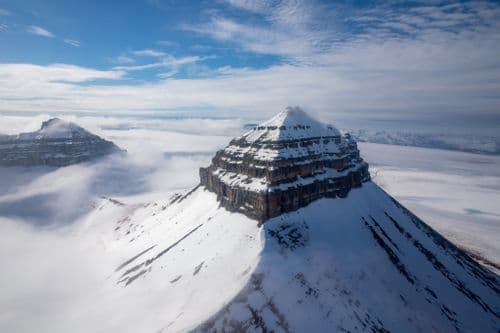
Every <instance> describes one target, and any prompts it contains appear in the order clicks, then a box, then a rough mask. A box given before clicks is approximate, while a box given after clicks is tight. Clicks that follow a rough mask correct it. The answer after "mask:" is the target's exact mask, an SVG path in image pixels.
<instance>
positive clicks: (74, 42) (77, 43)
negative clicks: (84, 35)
mask: <svg viewBox="0 0 500 333" xmlns="http://www.w3.org/2000/svg"><path fill="white" fill-rule="evenodd" d="M63 42H65V43H66V44H69V45H71V46H74V47H80V45H81V43H80V42H79V41H77V40H75V39H69V38H65V39H64V40H63Z"/></svg>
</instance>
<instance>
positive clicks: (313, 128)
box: [243, 106, 340, 142]
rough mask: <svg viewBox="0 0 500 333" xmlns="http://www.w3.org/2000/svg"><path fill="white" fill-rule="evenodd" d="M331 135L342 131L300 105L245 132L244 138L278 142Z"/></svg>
mask: <svg viewBox="0 0 500 333" xmlns="http://www.w3.org/2000/svg"><path fill="white" fill-rule="evenodd" d="M331 136H340V131H339V130H338V129H336V128H335V127H334V126H331V125H326V124H324V123H321V122H320V121H318V120H316V119H314V118H312V117H311V116H310V115H309V114H307V113H306V112H305V111H304V110H302V109H301V108H300V107H298V106H295V107H291V106H289V107H287V108H286V109H285V110H283V111H281V112H280V113H278V114H277V115H276V116H274V117H272V118H271V119H269V120H267V121H265V122H263V123H261V124H260V125H258V126H256V127H255V128H254V129H252V130H251V131H249V132H247V133H245V134H244V135H243V138H244V139H245V140H246V141H247V142H256V141H260V142H276V141H291V140H299V139H306V138H319V137H331Z"/></svg>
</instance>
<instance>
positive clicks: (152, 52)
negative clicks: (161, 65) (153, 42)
mask: <svg viewBox="0 0 500 333" xmlns="http://www.w3.org/2000/svg"><path fill="white" fill-rule="evenodd" d="M132 53H133V54H134V55H136V56H140V57H153V58H158V57H163V56H165V55H166V54H165V52H162V51H157V50H152V49H145V50H137V51H133V52H132Z"/></svg>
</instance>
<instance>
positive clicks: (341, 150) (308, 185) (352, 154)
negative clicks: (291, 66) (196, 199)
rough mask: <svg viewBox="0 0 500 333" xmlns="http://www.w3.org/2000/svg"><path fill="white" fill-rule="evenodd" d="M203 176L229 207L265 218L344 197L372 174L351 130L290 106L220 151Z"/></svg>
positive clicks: (202, 179)
mask: <svg viewBox="0 0 500 333" xmlns="http://www.w3.org/2000/svg"><path fill="white" fill-rule="evenodd" d="M200 179H201V184H202V185H204V186H205V187H206V188H207V189H208V190H210V191H212V192H214V193H216V194H217V196H218V199H219V200H220V202H221V204H222V206H224V207H225V208H226V209H228V210H231V211H238V212H241V213H243V214H245V215H247V216H249V217H251V218H254V219H257V220H258V221H260V222H262V221H264V220H266V219H268V218H271V217H275V216H278V215H280V214H282V213H285V212H290V211H294V210H297V209H299V208H301V207H304V206H306V205H307V204H309V203H310V202H312V201H314V200H316V199H319V198H322V197H336V196H339V197H344V196H346V195H347V194H348V192H349V190H350V189H351V188H352V187H359V186H361V185H362V183H363V182H364V181H367V180H369V179H370V175H369V173H368V164H367V163H366V162H364V161H363V159H362V158H361V157H360V155H359V150H358V148H357V145H356V142H355V141H354V140H353V139H352V138H351V137H350V136H349V135H348V134H347V135H344V136H342V135H341V134H340V132H339V131H338V130H337V129H336V128H334V127H332V126H328V125H324V124H321V123H319V122H317V121H316V120H314V119H312V118H310V117H309V116H308V115H307V114H306V113H304V112H303V111H302V110H300V109H298V108H287V109H286V110H285V111H283V112H281V113H279V114H278V115H277V116H275V117H274V118H272V119H270V120H269V121H267V122H265V123H263V124H261V125H258V126H256V127H255V128H253V129H252V130H251V131H249V132H248V133H246V134H244V135H243V136H242V137H239V138H236V139H234V140H232V141H231V142H230V144H229V146H227V147H226V148H225V149H223V150H220V151H218V152H217V153H216V155H215V157H214V158H213V160H212V164H211V165H210V166H209V167H207V168H201V169H200Z"/></svg>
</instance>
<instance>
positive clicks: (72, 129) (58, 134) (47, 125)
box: [19, 118, 92, 140]
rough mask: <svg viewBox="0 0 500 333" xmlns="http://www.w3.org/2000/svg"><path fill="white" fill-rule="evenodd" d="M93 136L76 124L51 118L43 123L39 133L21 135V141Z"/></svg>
mask: <svg viewBox="0 0 500 333" xmlns="http://www.w3.org/2000/svg"><path fill="white" fill-rule="evenodd" d="M85 136H92V134H91V133H89V132H88V131H86V130H85V129H83V128H82V127H80V126H78V125H77V124H75V123H72V122H69V121H66V120H62V119H59V118H51V119H49V120H47V121H44V122H43V123H42V127H40V129H39V130H38V131H35V132H31V133H22V134H20V135H19V138H20V139H21V140H23V139H27V140H33V139H39V140H40V139H71V138H73V137H85Z"/></svg>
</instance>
